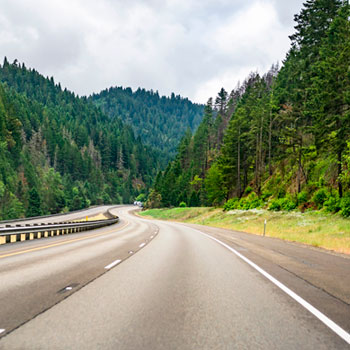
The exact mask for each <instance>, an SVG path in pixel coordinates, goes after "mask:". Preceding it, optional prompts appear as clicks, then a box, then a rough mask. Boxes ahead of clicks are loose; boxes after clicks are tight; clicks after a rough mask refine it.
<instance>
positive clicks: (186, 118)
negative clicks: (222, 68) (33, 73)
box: [90, 87, 203, 166]
mask: <svg viewBox="0 0 350 350" xmlns="http://www.w3.org/2000/svg"><path fill="white" fill-rule="evenodd" d="M90 98H91V100H92V101H93V102H94V103H95V104H96V105H97V106H98V107H100V108H101V109H102V111H104V112H105V113H106V114H107V115H109V116H110V117H111V118H115V117H120V118H121V119H122V120H123V122H125V123H126V124H128V125H130V126H132V128H133V130H134V131H135V134H136V135H137V136H140V137H141V139H142V142H144V143H145V144H147V145H151V146H152V147H153V148H155V149H157V150H158V151H159V156H160V158H158V159H159V161H161V163H162V164H163V165H164V166H166V165H167V163H168V162H169V160H172V159H173V158H174V157H175V155H176V149H177V146H178V144H179V142H180V140H181V137H182V135H184V133H185V132H186V130H187V129H190V130H191V131H192V132H193V131H195V130H196V129H197V127H198V125H199V123H200V122H201V119H202V114H203V106H202V105H198V104H195V103H192V102H191V101H189V100H188V99H187V98H182V97H180V96H178V95H177V96H175V94H171V96H170V97H165V96H162V97H160V96H159V94H158V92H153V91H146V90H145V89H140V88H139V89H137V90H136V91H134V92H133V91H132V90H131V89H130V88H126V89H124V88H122V87H113V88H109V89H106V90H103V91H101V92H100V93H99V94H93V95H92V96H91V97H90Z"/></svg>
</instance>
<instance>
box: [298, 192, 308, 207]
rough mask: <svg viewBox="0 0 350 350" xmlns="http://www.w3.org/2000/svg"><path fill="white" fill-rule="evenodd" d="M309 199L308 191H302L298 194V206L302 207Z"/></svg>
mask: <svg viewBox="0 0 350 350" xmlns="http://www.w3.org/2000/svg"><path fill="white" fill-rule="evenodd" d="M307 201H308V199H307V192H306V191H301V192H300V193H298V205H302V204H305V203H307Z"/></svg>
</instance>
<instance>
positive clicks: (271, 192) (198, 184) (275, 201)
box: [148, 0, 350, 216]
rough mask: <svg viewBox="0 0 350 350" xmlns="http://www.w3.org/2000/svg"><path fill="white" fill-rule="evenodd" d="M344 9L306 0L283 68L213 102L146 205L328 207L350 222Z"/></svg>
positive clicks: (349, 35)
mask: <svg viewBox="0 0 350 350" xmlns="http://www.w3.org/2000/svg"><path fill="white" fill-rule="evenodd" d="M349 18H350V10H349V5H348V4H347V2H346V1H344V2H343V1H339V0H308V1H306V2H305V4H304V6H303V9H302V10H301V12H300V14H298V15H296V16H295V22H296V25H295V33H294V34H293V35H292V36H291V37H290V39H291V48H290V50H289V52H288V53H287V56H286V59H285V60H284V62H283V65H282V67H281V69H279V68H278V67H276V66H274V65H273V66H272V68H271V70H270V71H269V72H268V73H267V74H265V75H264V76H261V75H259V74H258V73H251V74H250V76H249V77H248V78H247V79H246V80H245V81H244V82H243V84H241V85H240V86H238V87H237V88H235V89H234V90H233V91H232V92H231V93H230V94H228V93H227V92H226V91H225V90H224V89H222V90H221V91H220V92H219V94H218V96H217V98H216V99H215V101H213V100H212V99H210V100H209V101H208V103H207V105H206V107H205V112H204V117H203V120H202V123H201V124H200V126H199V128H198V130H197V132H196V133H195V134H194V135H193V136H192V135H191V134H190V133H187V134H186V135H185V136H184V137H183V139H182V141H181V144H180V146H179V148H178V154H177V156H176V159H175V160H174V161H173V162H171V163H169V165H168V167H167V169H166V170H165V171H164V172H160V173H159V174H158V176H157V179H156V182H155V185H154V189H153V190H152V191H151V193H150V196H149V200H148V205H149V206H150V207H155V206H178V205H180V204H181V205H182V206H185V205H188V206H199V205H222V204H224V203H226V204H225V208H226V209H235V208H239V209H249V208H256V207H269V208H270V209H275V210H280V209H284V210H291V209H295V208H297V207H299V209H301V210H305V209H308V208H311V209H316V208H318V209H320V208H325V209H326V210H328V211H331V212H336V211H339V210H341V212H342V214H343V215H344V216H350V172H349V169H350V143H349V142H350V68H349V67H350V24H349Z"/></svg>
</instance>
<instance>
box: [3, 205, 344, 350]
mask: <svg viewBox="0 0 350 350" xmlns="http://www.w3.org/2000/svg"><path fill="white" fill-rule="evenodd" d="M129 210H130V208H118V209H117V210H116V212H117V214H118V215H119V216H120V218H121V222H120V224H119V228H120V231H119V233H114V234H113V233H110V234H107V233H106V234H105V235H103V234H101V236H98V237H92V238H89V239H86V240H82V241H79V242H84V244H83V243H79V242H74V243H71V244H68V243H67V244H65V245H62V246H58V247H51V248H48V249H43V250H41V251H39V252H40V253H39V252H28V253H23V255H20V256H12V257H11V256H10V257H7V258H4V259H0V268H1V270H0V271H1V280H2V281H3V276H4V274H5V277H6V279H5V280H4V281H5V284H6V285H7V286H8V285H9V286H10V287H9V288H8V289H9V290H10V292H11V293H15V291H16V290H19V289H21V290H22V288H24V292H23V293H22V295H18V296H17V298H20V297H21V296H22V297H24V298H26V296H25V295H27V294H28V293H30V291H31V292H32V294H33V295H35V297H37V293H39V291H40V289H41V288H44V289H45V288H47V286H45V287H43V285H42V283H43V282H45V281H48V282H50V281H56V283H57V281H60V280H61V278H64V276H67V274H68V275H69V274H72V276H74V279H71V280H69V278H68V279H66V280H64V281H62V283H61V284H60V287H61V291H62V288H63V287H64V286H67V283H72V282H73V281H74V280H75V279H78V278H79V276H80V278H81V279H82V284H80V285H79V286H81V285H84V287H82V288H80V289H79V288H76V289H77V291H76V292H74V288H72V290H69V291H68V292H67V293H69V297H68V298H66V297H64V298H61V299H59V300H57V301H56V302H55V303H52V302H51V306H47V307H46V308H44V310H43V311H41V312H40V313H36V317H34V316H32V317H31V318H30V317H29V318H28V319H27V320H26V321H25V322H22V323H21V325H20V326H18V328H15V327H14V328H13V329H14V330H10V331H7V330H6V332H7V333H6V335H5V336H3V337H2V338H1V339H0V348H1V349H296V348H300V349H346V348H348V347H349V344H347V343H346V342H345V341H344V340H343V339H341V338H340V337H339V336H338V335H336V334H335V333H334V332H333V331H332V330H331V329H330V328H329V327H327V326H326V325H325V324H323V323H322V322H320V321H319V320H318V319H317V318H316V317H315V316H313V315H312V314H311V313H310V312H309V311H307V310H306V309H305V308H304V307H302V306H301V305H300V304H299V303H297V302H295V300H293V299H292V298H290V296H288V295H287V294H285V293H284V292H283V291H281V289H279V288H278V287H276V286H275V285H274V284H272V283H271V282H270V281H269V280H267V279H266V278H265V277H264V276H262V275H261V274H260V273H259V272H257V271H256V270H255V269H253V268H252V267H251V266H249V265H248V264H247V263H245V262H244V261H242V259H240V258H239V257H237V256H236V255H235V254H233V253H232V252H231V251H230V250H228V249H226V248H225V247H224V246H222V245H220V244H218V243H217V242H215V241H213V240H212V239H210V238H209V237H207V236H205V235H203V234H201V232H200V231H199V230H198V228H194V227H188V226H185V225H182V224H178V223H170V222H160V221H148V220H144V219H140V218H137V217H135V216H133V215H131V214H130V213H129ZM126 223H129V224H128V226H126V227H123V226H122V225H123V224H124V225H126ZM115 229H117V227H115ZM103 230H104V229H101V231H103ZM96 231H98V230H96ZM96 231H93V232H94V233H95V232H96ZM158 231H159V233H158V235H157V236H155V234H156V232H158ZM101 233H103V232H101ZM111 237H114V238H111ZM151 237H152V238H151ZM78 243H79V244H78ZM147 243H148V244H147ZM63 247H65V248H64V249H63ZM130 247H136V249H135V248H134V251H136V250H137V249H139V251H138V252H137V254H131V255H132V256H131V257H130V258H128V257H129V256H130V254H129V252H130V249H132V248H130ZM141 248H142V249H141ZM55 249H63V250H58V251H55ZM49 251H51V252H52V255H49V256H47V255H46V254H49ZM16 259H20V260H18V261H17V260H16ZM22 259H24V260H25V261H27V263H28V265H29V267H28V269H29V270H28V271H26V268H25V267H23V263H24V262H23V261H22ZM6 261H7V263H6ZM40 262H42V264H46V263H48V264H49V265H47V266H46V268H42V270H43V271H41V270H40V268H39V267H38V266H39V265H40V266H42V265H41V264H40ZM113 264H114V265H113ZM61 265H63V266H64V267H63V268H62V271H63V272H62V271H61V272H59V271H60V268H58V266H61ZM86 265H87V266H90V267H89V268H88V269H87V270H85V269H83V267H84V266H86ZM92 266H93V267H94V268H93V267H92ZM106 266H110V267H111V268H110V269H108V272H107V273H103V270H106V269H105V267H106ZM55 268H56V270H57V273H58V276H59V277H58V278H56V277H53V274H55V272H53V273H51V272H50V273H46V275H45V272H44V270H46V271H47V269H49V270H50V269H54V270H53V271H56V270H55ZM80 268H81V269H82V271H81V273H78V272H77V271H79V269H80ZM94 269H96V271H97V272H94V273H92V272H91V271H93V270H94ZM39 270H40V271H39ZM86 274H87V275H89V276H90V278H87V277H86ZM38 275H40V276H45V277H42V279H41V280H40V279H39V281H38V280H36V278H37V277H36V276H38ZM16 276H17V277H16ZM92 276H95V277H93V278H92ZM21 278H23V279H24V280H23V283H22V281H21ZM86 280H89V281H90V283H88V282H87V281H86ZM69 281H70V282H69ZM84 281H85V282H84ZM50 283H51V282H50ZM3 285H4V283H2V284H1V287H0V288H1V289H0V297H1V301H2V304H1V305H0V306H1V310H3V309H2V307H3V305H4V303H3V297H4V295H6V287H3ZM29 286H31V287H32V288H35V289H34V290H31V289H30V287H29ZM35 286H36V287H35ZM58 287H59V286H58V285H57V286H55V287H54V288H53V289H52V290H54V291H55V292H56V294H55V295H56V297H57V295H62V293H61V294H59V293H58V292H57V290H58V289H57V288H58ZM49 290H50V288H49ZM11 293H9V294H8V295H7V298H10V297H11ZM48 293H49V291H47V292H45V293H44V294H45V295H46V297H47V296H48V295H49V294H48ZM37 299H38V300H37V302H36V303H35V301H34V300H28V299H27V302H28V303H29V304H28V306H27V307H28V309H30V308H32V307H34V306H35V305H36V304H41V303H42V302H43V298H42V297H40V298H37ZM7 300H10V299H7ZM33 305H34V306H33ZM24 307H25V306H24V305H22V308H24ZM14 310H15V312H14V314H18V315H19V317H20V310H17V309H16V308H14ZM32 314H33V313H32ZM8 317H10V318H11V313H8ZM27 317H28V316H27ZM5 321H6V318H3V317H1V319H0V328H2V325H1V322H5ZM3 328H5V327H3Z"/></svg>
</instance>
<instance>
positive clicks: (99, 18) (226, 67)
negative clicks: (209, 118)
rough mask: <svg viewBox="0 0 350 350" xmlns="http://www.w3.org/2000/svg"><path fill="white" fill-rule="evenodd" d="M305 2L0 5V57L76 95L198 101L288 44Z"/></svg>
mask: <svg viewBox="0 0 350 350" xmlns="http://www.w3.org/2000/svg"><path fill="white" fill-rule="evenodd" d="M303 2H305V0H288V1H287V0H127V1H126V0H98V1H96V0H50V1H47V0H0V8H1V11H0V60H1V61H2V59H3V57H4V56H6V57H7V58H8V60H9V61H10V62H12V61H13V60H15V59H17V60H18V61H19V62H21V63H22V62H24V63H25V65H26V66H27V67H30V68H35V69H36V70H37V71H39V72H40V73H41V74H43V75H45V76H49V77H51V76H53V77H54V79H55V82H57V83H58V82H60V83H61V85H62V87H67V88H68V89H69V90H72V91H74V92H75V93H77V94H79V95H89V94H92V93H93V92H95V93H98V92H99V91H101V90H103V89H106V88H109V87H111V86H123V87H131V88H132V89H133V90H135V89H137V88H138V87H141V88H145V89H147V90H150V89H153V90H154V91H156V90H158V91H159V94H161V95H167V96H168V95H170V94H171V93H172V92H174V93H175V94H176V95H178V94H179V95H181V96H183V97H188V98H189V99H190V100H192V101H194V102H198V103H205V102H206V101H207V100H208V98H209V97H215V96H216V95H217V93H218V91H219V90H220V89H221V88H222V87H224V88H225V89H226V90H227V91H229V92H230V91H231V90H232V89H234V88H235V87H236V86H237V83H238V82H242V81H243V80H244V79H245V77H247V76H248V74H249V73H250V72H252V71H254V72H255V71H258V72H260V73H265V72H266V71H268V69H269V68H270V67H271V65H272V64H273V63H277V62H281V61H282V60H283V59H284V58H285V55H286V53H287V51H288V49H289V47H290V40H289V38H288V35H291V34H292V33H293V32H294V28H293V27H294V21H293V18H294V14H296V13H299V12H300V10H301V8H302V4H303Z"/></svg>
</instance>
